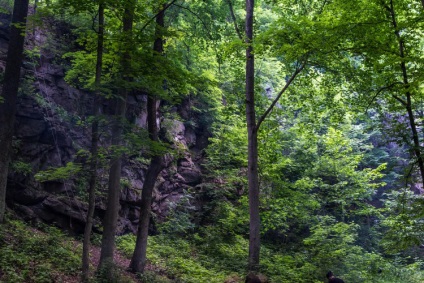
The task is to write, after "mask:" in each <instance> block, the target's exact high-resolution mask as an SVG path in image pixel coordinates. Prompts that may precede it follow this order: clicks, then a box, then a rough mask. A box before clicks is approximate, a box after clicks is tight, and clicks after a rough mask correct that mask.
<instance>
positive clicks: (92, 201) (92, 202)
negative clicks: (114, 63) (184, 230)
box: [81, 2, 104, 282]
mask: <svg viewBox="0 0 424 283" xmlns="http://www.w3.org/2000/svg"><path fill="white" fill-rule="evenodd" d="M98 11H99V30H98V35H97V62H96V79H95V88H96V90H95V93H94V102H93V116H94V121H93V124H92V126H91V161H90V182H89V188H88V211H87V220H86V224H85V229H84V242H83V245H82V268H81V280H82V282H88V277H89V268H90V246H91V243H90V236H91V230H92V226H93V216H94V209H95V206H96V184H97V163H98V161H97V160H98V143H99V121H98V116H99V114H100V101H101V97H100V91H99V89H100V84H101V78H102V64H103V40H104V4H103V2H100V3H99V10H98Z"/></svg>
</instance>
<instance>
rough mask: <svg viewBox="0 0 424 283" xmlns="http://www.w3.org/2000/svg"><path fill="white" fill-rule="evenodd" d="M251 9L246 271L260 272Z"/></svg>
mask: <svg viewBox="0 0 424 283" xmlns="http://www.w3.org/2000/svg"><path fill="white" fill-rule="evenodd" d="M253 8H254V0H246V30H245V31H246V43H247V44H248V45H247V48H246V120H247V134H248V172H247V174H248V186H249V213H250V226H249V262H248V269H249V271H252V272H256V271H258V269H259V252H260V217H259V174H258V132H257V127H256V115H255V91H254V89H255V87H254V83H255V77H254V76H255V64H254V63H255V60H254V55H253V47H252V40H253Z"/></svg>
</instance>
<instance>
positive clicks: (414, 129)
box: [386, 0, 424, 186]
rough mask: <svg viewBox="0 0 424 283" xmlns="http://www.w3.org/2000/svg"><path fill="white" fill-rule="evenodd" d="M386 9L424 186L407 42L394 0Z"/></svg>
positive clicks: (423, 166) (391, 0) (423, 167)
mask: <svg viewBox="0 0 424 283" xmlns="http://www.w3.org/2000/svg"><path fill="white" fill-rule="evenodd" d="M386 9H387V10H388V11H389V13H390V18H391V21H392V25H393V29H394V30H395V35H396V39H397V41H398V44H399V57H400V59H401V63H400V69H401V71H402V79H403V85H404V87H405V91H406V92H405V96H406V101H403V103H402V104H403V105H404V107H405V108H406V112H407V114H408V119H409V126H410V127H411V133H412V142H413V151H414V155H415V157H416V158H417V163H418V169H419V171H420V175H421V183H422V185H423V186H424V158H423V156H422V153H421V144H420V138H419V135H418V130H417V124H416V122H415V115H414V112H413V110H412V93H411V90H410V85H409V80H408V71H407V68H406V62H405V60H406V54H405V43H404V41H403V38H402V37H401V36H400V32H399V27H398V23H397V20H396V13H395V9H394V6H393V0H390V6H388V7H386Z"/></svg>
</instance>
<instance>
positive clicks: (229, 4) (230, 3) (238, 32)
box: [227, 0, 424, 40]
mask: <svg viewBox="0 0 424 283" xmlns="http://www.w3.org/2000/svg"><path fill="white" fill-rule="evenodd" d="M423 1H424V0H423ZM227 2H228V6H229V7H230V14H231V18H232V19H233V23H234V28H235V30H236V33H237V36H238V38H239V39H240V40H243V36H242V35H241V32H240V29H239V28H238V25H237V19H236V15H235V14H234V9H233V3H232V2H231V0H227Z"/></svg>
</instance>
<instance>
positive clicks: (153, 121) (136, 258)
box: [130, 5, 166, 273]
mask: <svg viewBox="0 0 424 283" xmlns="http://www.w3.org/2000/svg"><path fill="white" fill-rule="evenodd" d="M165 9H166V5H164V7H163V9H162V11H161V12H160V13H159V14H158V15H157V16H156V32H155V35H156V39H155V43H154V46H153V51H154V52H155V54H156V55H161V54H162V53H163V37H162V31H161V29H162V28H163V27H164V19H165ZM156 105H157V100H156V98H155V96H149V98H148V100H147V120H148V121H147V123H148V131H149V137H150V139H151V140H152V141H153V142H158V141H159V137H158V126H157V116H156V113H157V109H156V107H157V106H156ZM162 169H163V156H162V155H159V156H158V155H156V156H153V157H152V159H151V160H150V165H149V168H148V169H147V173H146V179H145V181H144V184H143V191H142V194H141V205H140V221H139V224H138V230H137V240H136V245H135V248H134V253H133V256H132V258H131V263H130V269H131V270H132V271H133V272H136V273H143V272H144V268H145V266H146V252H147V238H148V234H149V223H150V212H151V205H152V194H153V189H154V186H155V183H156V180H157V177H158V175H159V173H160V171H162Z"/></svg>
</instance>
